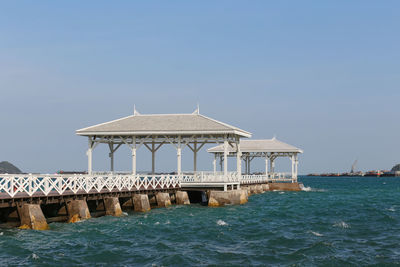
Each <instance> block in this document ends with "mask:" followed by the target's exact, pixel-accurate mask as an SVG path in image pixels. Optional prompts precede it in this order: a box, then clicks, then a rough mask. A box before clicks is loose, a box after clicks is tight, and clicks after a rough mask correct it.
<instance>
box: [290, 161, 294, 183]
mask: <svg viewBox="0 0 400 267" xmlns="http://www.w3.org/2000/svg"><path fill="white" fill-rule="evenodd" d="M290 160H291V161H292V181H293V180H294V164H295V163H294V155H292V156H291V157H290Z"/></svg>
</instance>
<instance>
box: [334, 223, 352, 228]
mask: <svg viewBox="0 0 400 267" xmlns="http://www.w3.org/2000/svg"><path fill="white" fill-rule="evenodd" d="M333 226H334V227H340V228H343V229H347V228H350V225H348V224H347V223H345V222H344V221H339V222H336V223H335V224H334V225H333Z"/></svg>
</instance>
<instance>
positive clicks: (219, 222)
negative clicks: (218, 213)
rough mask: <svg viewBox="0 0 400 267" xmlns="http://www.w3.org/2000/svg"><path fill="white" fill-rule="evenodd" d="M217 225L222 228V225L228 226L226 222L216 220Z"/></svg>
mask: <svg viewBox="0 0 400 267" xmlns="http://www.w3.org/2000/svg"><path fill="white" fill-rule="evenodd" d="M217 224H218V225H221V226H223V225H228V224H227V223H226V222H224V221H223V220H218V221H217Z"/></svg>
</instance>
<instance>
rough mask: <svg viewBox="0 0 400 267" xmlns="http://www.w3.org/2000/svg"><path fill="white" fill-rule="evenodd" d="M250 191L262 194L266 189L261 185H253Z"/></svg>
mask: <svg viewBox="0 0 400 267" xmlns="http://www.w3.org/2000/svg"><path fill="white" fill-rule="evenodd" d="M250 192H251V194H252V195H254V194H261V193H262V192H264V190H263V188H262V186H261V185H251V186H250Z"/></svg>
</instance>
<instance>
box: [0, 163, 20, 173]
mask: <svg viewBox="0 0 400 267" xmlns="http://www.w3.org/2000/svg"><path fill="white" fill-rule="evenodd" d="M0 173H22V171H21V170H20V169H18V168H17V167H15V166H14V165H13V164H11V163H10V162H8V161H2V162H0Z"/></svg>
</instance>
